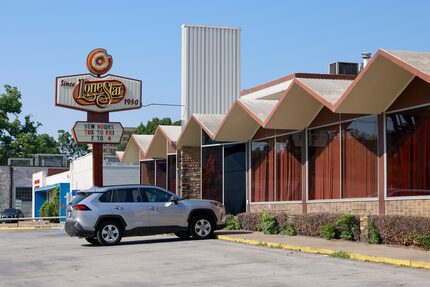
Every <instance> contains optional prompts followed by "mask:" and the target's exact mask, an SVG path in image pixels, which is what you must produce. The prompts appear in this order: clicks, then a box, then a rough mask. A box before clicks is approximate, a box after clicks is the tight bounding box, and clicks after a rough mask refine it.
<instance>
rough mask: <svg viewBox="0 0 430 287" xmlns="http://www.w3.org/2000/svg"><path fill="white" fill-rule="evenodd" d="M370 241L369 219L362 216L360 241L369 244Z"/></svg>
mask: <svg viewBox="0 0 430 287" xmlns="http://www.w3.org/2000/svg"><path fill="white" fill-rule="evenodd" d="M368 239H369V217H368V216H360V241H361V242H367V241H368Z"/></svg>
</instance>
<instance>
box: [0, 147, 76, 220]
mask: <svg viewBox="0 0 430 287" xmlns="http://www.w3.org/2000/svg"><path fill="white" fill-rule="evenodd" d="M66 170H68V165H67V158H66V156H65V155H62V154H35V155H33V156H32V157H29V158H10V159H8V165H3V166H0V211H2V210H4V209H6V208H17V209H20V210H21V211H22V212H23V213H24V216H26V217H27V216H31V214H32V186H33V185H32V175H33V174H34V173H37V172H40V171H43V172H45V173H46V174H47V175H49V176H52V175H55V174H58V173H61V172H64V171H66Z"/></svg>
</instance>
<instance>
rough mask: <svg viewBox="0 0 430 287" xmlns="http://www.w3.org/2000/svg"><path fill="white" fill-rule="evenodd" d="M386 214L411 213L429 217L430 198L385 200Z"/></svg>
mask: <svg viewBox="0 0 430 287" xmlns="http://www.w3.org/2000/svg"><path fill="white" fill-rule="evenodd" d="M385 213H386V215H411V216H427V217H430V200H428V199H427V200H426V199H421V200H386V201H385Z"/></svg>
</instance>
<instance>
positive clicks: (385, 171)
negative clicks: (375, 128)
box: [383, 103, 430, 201]
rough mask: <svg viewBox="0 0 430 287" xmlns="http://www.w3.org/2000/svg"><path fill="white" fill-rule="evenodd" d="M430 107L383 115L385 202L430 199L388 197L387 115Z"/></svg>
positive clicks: (429, 104)
mask: <svg viewBox="0 0 430 287" xmlns="http://www.w3.org/2000/svg"><path fill="white" fill-rule="evenodd" d="M427 107H430V103H425V104H421V105H416V106H411V107H407V108H402V109H396V110H392V111H388V112H384V113H383V131H384V145H383V146H384V151H383V152H384V155H383V156H384V201H396V200H397V201H400V200H422V199H427V200H428V199H430V195H417V196H410V195H408V196H394V197H388V166H387V159H388V158H387V115H389V114H394V113H399V112H404V111H410V110H415V109H420V108H427Z"/></svg>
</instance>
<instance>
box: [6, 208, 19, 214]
mask: <svg viewBox="0 0 430 287" xmlns="http://www.w3.org/2000/svg"><path fill="white" fill-rule="evenodd" d="M16 212H17V210H16V209H14V208H8V209H5V210H3V213H16Z"/></svg>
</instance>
